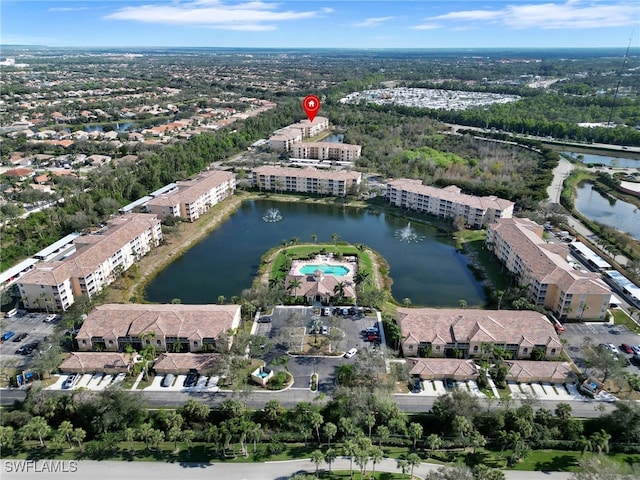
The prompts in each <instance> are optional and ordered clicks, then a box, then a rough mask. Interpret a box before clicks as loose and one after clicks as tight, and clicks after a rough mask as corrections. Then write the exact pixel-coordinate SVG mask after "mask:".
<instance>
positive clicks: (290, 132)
mask: <svg viewBox="0 0 640 480" xmlns="http://www.w3.org/2000/svg"><path fill="white" fill-rule="evenodd" d="M328 128H329V119H328V118H326V117H315V118H314V119H313V122H310V121H309V120H301V121H300V122H298V123H294V124H292V125H289V126H288V127H285V128H283V129H280V130H278V131H277V132H276V133H275V134H274V135H272V136H271V138H269V144H270V145H271V148H273V149H274V150H281V151H285V152H288V151H290V150H291V148H292V146H293V145H294V144H295V143H298V142H301V141H302V140H303V139H305V138H309V137H314V136H316V135H318V134H319V133H321V132H323V131H325V130H327V129H328Z"/></svg>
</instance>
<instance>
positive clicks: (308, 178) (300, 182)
mask: <svg viewBox="0 0 640 480" xmlns="http://www.w3.org/2000/svg"><path fill="white" fill-rule="evenodd" d="M361 181H362V174H361V173H360V172H354V171H350V170H339V171H329V170H321V169H318V168H313V167H307V168H291V167H277V166H270V165H264V166H261V167H256V168H254V169H253V186H254V187H257V188H260V189H261V190H273V191H277V192H302V193H317V194H319V195H335V196H339V197H344V196H345V195H346V194H348V193H355V192H356V191H357V188H358V185H360V182H361Z"/></svg>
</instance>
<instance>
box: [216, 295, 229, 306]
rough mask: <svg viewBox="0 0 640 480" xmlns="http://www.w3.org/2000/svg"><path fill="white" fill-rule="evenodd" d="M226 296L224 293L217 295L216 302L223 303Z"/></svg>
mask: <svg viewBox="0 0 640 480" xmlns="http://www.w3.org/2000/svg"><path fill="white" fill-rule="evenodd" d="M226 299H227V298H226V297H225V296H224V295H218V303H219V304H220V305H223V304H224V302H225V300H226Z"/></svg>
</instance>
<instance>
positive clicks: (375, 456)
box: [369, 447, 384, 478]
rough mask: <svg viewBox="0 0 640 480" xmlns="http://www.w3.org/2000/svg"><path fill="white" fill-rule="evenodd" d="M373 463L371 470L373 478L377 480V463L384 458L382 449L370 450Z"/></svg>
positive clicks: (373, 448)
mask: <svg viewBox="0 0 640 480" xmlns="http://www.w3.org/2000/svg"><path fill="white" fill-rule="evenodd" d="M369 455H370V456H371V461H372V462H373V469H372V470H371V478H376V463H380V462H381V461H382V459H383V458H384V452H383V451H382V449H381V448H380V447H372V448H371V450H369Z"/></svg>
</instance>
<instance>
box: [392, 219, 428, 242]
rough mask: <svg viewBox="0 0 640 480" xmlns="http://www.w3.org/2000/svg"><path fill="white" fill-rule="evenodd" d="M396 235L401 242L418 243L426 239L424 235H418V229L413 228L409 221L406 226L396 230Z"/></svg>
mask: <svg viewBox="0 0 640 480" xmlns="http://www.w3.org/2000/svg"><path fill="white" fill-rule="evenodd" d="M395 237H396V238H397V239H398V240H400V241H401V242H407V243H417V242H421V241H422V240H424V237H423V236H422V235H418V234H417V233H416V231H415V230H414V229H413V228H411V222H409V224H408V225H407V226H406V227H404V228H399V229H398V230H396V233H395Z"/></svg>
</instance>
